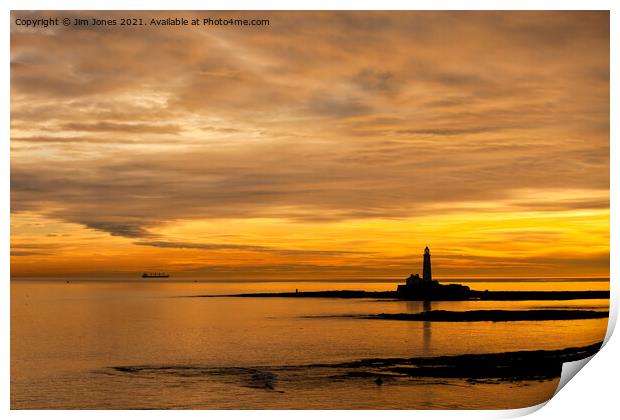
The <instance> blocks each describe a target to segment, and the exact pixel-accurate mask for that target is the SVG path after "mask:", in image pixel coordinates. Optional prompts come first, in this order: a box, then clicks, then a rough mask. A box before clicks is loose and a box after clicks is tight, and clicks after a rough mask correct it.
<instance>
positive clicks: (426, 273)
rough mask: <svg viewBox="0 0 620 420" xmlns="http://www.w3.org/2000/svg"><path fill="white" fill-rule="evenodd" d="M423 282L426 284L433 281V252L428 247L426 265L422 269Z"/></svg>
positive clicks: (425, 254) (425, 255)
mask: <svg viewBox="0 0 620 420" xmlns="http://www.w3.org/2000/svg"><path fill="white" fill-rule="evenodd" d="M422 280H423V281H424V282H429V283H430V282H431V281H433V276H432V275H431V251H430V249H428V246H427V247H426V248H424V265H423V267H422Z"/></svg>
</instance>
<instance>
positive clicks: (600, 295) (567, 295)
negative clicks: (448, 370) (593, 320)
mask: <svg viewBox="0 0 620 420" xmlns="http://www.w3.org/2000/svg"><path fill="white" fill-rule="evenodd" d="M186 297H253V298H274V297H275V298H277V297H281V298H338V299H367V298H375V299H393V300H420V301H424V300H428V299H413V298H407V299H404V298H402V296H399V295H398V293H397V292H396V291H382V292H369V291H365V290H324V291H316V292H265V293H239V294H227V295H192V296H186ZM575 299H609V291H605V290H586V291H563V292H561V291H479V290H471V291H470V292H469V296H468V297H465V298H447V297H446V298H443V299H442V298H435V299H431V300H434V301H442V300H443V301H464V300H484V301H489V300H496V301H507V300H513V301H518V300H575Z"/></svg>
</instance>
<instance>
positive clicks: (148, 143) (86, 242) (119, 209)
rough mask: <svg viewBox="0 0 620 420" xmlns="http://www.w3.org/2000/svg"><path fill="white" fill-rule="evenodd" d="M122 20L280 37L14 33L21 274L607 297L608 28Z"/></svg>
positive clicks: (294, 19) (566, 16)
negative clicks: (595, 288) (582, 292)
mask: <svg viewBox="0 0 620 420" xmlns="http://www.w3.org/2000/svg"><path fill="white" fill-rule="evenodd" d="M128 13H129V14H130V15H132V16H135V17H142V18H144V19H148V20H150V18H151V17H155V18H161V17H167V16H175V15H178V16H184V17H188V18H191V17H194V16H199V17H201V18H202V17H206V16H214V15H217V16H221V17H236V16H239V15H244V16H245V17H249V18H268V19H270V25H269V26H268V27H244V28H239V27H237V28H232V27H227V28H223V27H219V28H216V27H185V28H170V27H169V28H153V27H137V28H123V27H112V28H110V27H107V28H93V27H85V28H75V27H68V28H64V27H59V28H51V27H50V28H47V29H26V28H23V27H18V26H15V25H14V26H13V27H12V33H11V59H12V63H11V66H12V67H11V210H12V215H11V274H12V276H14V277H24V276H81V277H84V278H90V277H118V278H127V277H136V275H137V273H140V272H142V271H143V270H159V271H168V272H171V273H172V274H173V277H174V278H183V277H199V278H207V279H251V278H252V279H253V278H261V279H284V278H286V279H295V278H316V279H338V278H392V277H394V278H399V277H404V276H405V275H407V274H408V273H410V272H418V271H420V270H421V253H422V250H423V248H424V246H425V245H427V244H428V245H429V246H430V247H431V252H432V254H433V264H434V265H433V269H434V274H435V275H436V276H437V277H442V276H443V277H450V276H452V277H518V276H525V277H540V276H542V277H546V276H549V277H554V276H608V275H609V15H608V13H607V12H586V13H583V12H503V13H501V12H500V13H496V12H493V13H492V12H410V13H405V12H394V13H385V12H383V13H382V12H372V13H369V12H352V13H341V12H338V13H336V12H320V13H319V12H317V13H290V12H255V13H245V14H244V13H240V12H218V13H206V12H205V13H202V14H201V13H192V12H166V13H150V12H145V13H137V12H123V14H122V15H123V16H124V17H125V16H126V15H128ZM48 15H51V16H59V17H66V16H72V15H76V16H78V15H79V16H80V17H89V16H90V17H92V16H97V17H102V18H103V17H112V18H118V17H119V15H115V13H114V12H70V13H69V12H58V13H56V12H47V13H43V12H37V13H28V12H14V13H13V19H12V20H13V21H14V20H15V18H16V17H29V18H33V17H34V18H36V17H43V16H48Z"/></svg>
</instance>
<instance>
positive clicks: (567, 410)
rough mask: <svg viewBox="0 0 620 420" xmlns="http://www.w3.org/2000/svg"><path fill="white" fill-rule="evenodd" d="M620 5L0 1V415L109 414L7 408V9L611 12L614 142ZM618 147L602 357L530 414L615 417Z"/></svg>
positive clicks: (546, 0)
mask: <svg viewBox="0 0 620 420" xmlns="http://www.w3.org/2000/svg"><path fill="white" fill-rule="evenodd" d="M618 4H619V2H614V1H603V0H598V1H597V0H594V1H575V0H569V1H560V0H520V1H514V0H501V1H497V0H495V1H490V0H476V1H458V0H437V1H428V0H426V1H415V2H414V1H398V0H382V1H380V2H379V1H375V2H372V1H366V0H358V1H334V0H329V1H328V0H315V1H309V0H298V1H295V2H294V4H293V3H292V2H284V1H273V0H271V1H269V0H262V1H258V0H248V1H235V2H231V1H224V0H217V1H208V2H205V1H199V0H175V1H162V0H154V1H149V2H148V3H146V2H144V4H139V3H138V2H133V3H130V2H128V1H127V0H124V1H119V0H113V1H102V0H96V1H89V2H84V1H76V0H64V1H63V0H57V1H49V0H32V1H28V0H23V1H15V0H9V1H4V2H2V5H1V6H0V7H1V8H2V10H3V12H4V13H3V16H2V17H3V20H2V35H3V36H1V37H0V39H1V40H2V41H0V48H1V54H2V57H4V58H5V60H3V66H2V70H1V71H2V75H3V83H2V87H1V91H0V92H1V93H2V96H1V97H2V98H3V100H4V107H3V108H2V112H1V116H0V124H1V126H2V132H3V134H4V135H3V136H2V140H1V146H0V147H1V148H0V162H1V163H0V171H1V172H0V173H1V175H0V188H1V194H2V197H3V199H1V200H0V214H1V217H2V223H1V224H0V234H1V235H2V243H1V245H0V270H2V271H1V273H2V286H1V287H2V289H1V292H0V299H1V301H0V326H1V328H2V336H3V337H2V338H4V339H3V340H1V341H0V343H1V344H0V360H1V364H0V376H1V379H0V407H1V411H0V414H2V415H6V414H9V415H10V416H12V417H15V418H17V417H18V418H24V419H30V418H35V417H37V418H38V417H39V416H42V415H44V416H45V417H50V418H58V419H66V418H78V417H79V418H82V417H83V416H85V415H88V416H89V417H93V418H107V417H108V416H109V415H110V413H108V412H105V411H88V412H85V411H13V412H10V413H8V410H9V385H10V376H9V369H10V347H9V340H8V338H9V328H10V309H9V303H10V302H9V296H10V283H9V278H10V271H9V243H10V233H9V226H10V203H9V200H7V199H6V198H8V197H10V181H9V172H10V171H9V168H10V162H9V151H10V148H9V138H10V130H9V121H10V98H9V91H10V88H9V86H10V73H9V64H8V63H9V61H10V59H9V57H10V36H9V34H10V23H9V22H10V18H9V13H10V10H71V9H76V10H115V9H117V10H278V9H280V10H282V9H283V10H345V9H361V10H370V9H382V10H408V9H415V10H485V9H486V10H611V93H610V99H611V110H610V111H611V114H610V115H611V116H612V120H611V135H610V139H615V138H616V134H617V133H618V120H617V117H616V118H613V116H617V115H618V111H619V110H618V106H617V100H618V98H619V95H618V83H617V79H618V71H619V68H618V57H619V56H618V54H619V45H618V35H619V33H618V23H619V19H618V11H619V10H620V7H619V6H618ZM618 158H619V156H618V148H617V147H616V145H615V143H614V142H613V141H612V142H611V162H612V165H611V174H610V176H611V209H612V220H611V279H612V282H611V283H612V284H611V287H612V293H611V296H612V299H611V312H610V325H609V329H608V333H607V337H606V343H607V344H606V346H605V348H604V349H603V350H602V351H601V353H600V354H598V355H596V356H595V357H594V358H593V361H592V362H591V363H589V364H588V366H587V367H586V368H584V372H582V373H580V374H579V376H580V378H578V379H577V380H576V381H571V382H570V383H569V384H568V385H567V386H566V388H565V389H563V390H562V391H561V392H560V393H559V394H558V395H557V396H555V397H554V398H553V399H552V400H551V401H550V402H549V403H548V406H549V407H548V408H545V409H544V410H540V411H538V412H537V413H536V414H535V415H534V417H538V418H547V419H559V418H569V419H570V418H579V419H583V418H584V417H586V416H587V417H589V418H592V417H595V416H596V417H598V418H614V417H615V415H617V413H618V410H617V405H616V403H615V401H616V399H617V395H616V387H615V386H614V385H615V382H616V380H615V375H617V374H619V373H620V372H619V369H618V365H619V363H618V361H617V360H616V357H615V355H616V354H620V351H619V350H620V344H618V339H617V338H615V339H612V340H609V338H610V335H611V332H612V331H613V329H614V327H615V323H616V319H617V313H618V291H619V290H618V284H617V283H618V282H617V279H616V273H617V272H618V263H617V261H618V258H617V257H618V251H617V250H618V245H620V243H619V239H618V238H619V236H618V226H617V224H616V223H614V219H613V214H614V212H615V211H616V210H617V209H618V199H617V193H618V187H617V185H618V182H617V181H618V179H619V171H618V169H617V166H616V165H614V164H613V162H618V161H619V159H618ZM543 405H545V404H541V405H540V406H537V407H531V408H528V409H521V410H503V411H491V410H488V411H461V410H451V411H415V412H413V413H412V412H409V411H380V412H376V411H319V412H317V411H296V412H294V415H295V417H297V418H300V419H310V418H313V419H314V418H315V417H316V416H317V415H320V416H322V417H324V416H327V417H330V418H342V417H344V418H353V417H355V418H356V419H361V420H366V419H371V418H373V419H374V418H375V417H376V416H377V415H380V416H382V417H389V418H391V419H405V418H407V419H410V418H411V416H412V415H413V416H415V417H416V418H422V419H438V418H439V419H443V418H446V417H451V418H452V417H459V418H470V419H480V418H506V417H514V416H520V415H524V414H527V413H530V412H533V411H537V410H538V409H539V408H540V407H542V406H543ZM167 414H169V412H160V411H146V412H145V411H115V412H114V415H115V416H120V417H129V416H131V417H133V418H146V417H148V418H160V417H164V416H166V415H167ZM291 414H292V413H291V412H288V411H242V412H241V411H210V412H208V416H209V417H211V418H215V419H236V418H239V417H241V416H250V415H251V416H252V417H253V418H256V419H265V420H273V419H276V420H278V419H284V418H288V417H289V416H290V415H291ZM204 415H205V413H203V412H200V411H183V412H178V411H176V412H174V416H175V417H176V416H182V417H185V418H189V417H191V418H199V417H200V418H203V416H204Z"/></svg>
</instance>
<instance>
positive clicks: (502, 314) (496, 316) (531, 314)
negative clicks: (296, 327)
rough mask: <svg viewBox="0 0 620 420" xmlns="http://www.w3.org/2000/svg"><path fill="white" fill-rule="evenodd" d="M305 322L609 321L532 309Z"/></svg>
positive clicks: (592, 314) (596, 315)
mask: <svg viewBox="0 0 620 420" xmlns="http://www.w3.org/2000/svg"><path fill="white" fill-rule="evenodd" d="M304 318H356V319H376V320H390V321H424V322H428V321H432V322H484V321H490V322H514V321H570V320H576V319H601V318H609V312H607V311H591V310H565V309H532V310H520V311H518V310H501V309H490V310H472V311H445V310H433V311H424V312H420V313H381V314H365V315H333V316H331V315H326V316H316V317H314V316H308V317H304Z"/></svg>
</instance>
